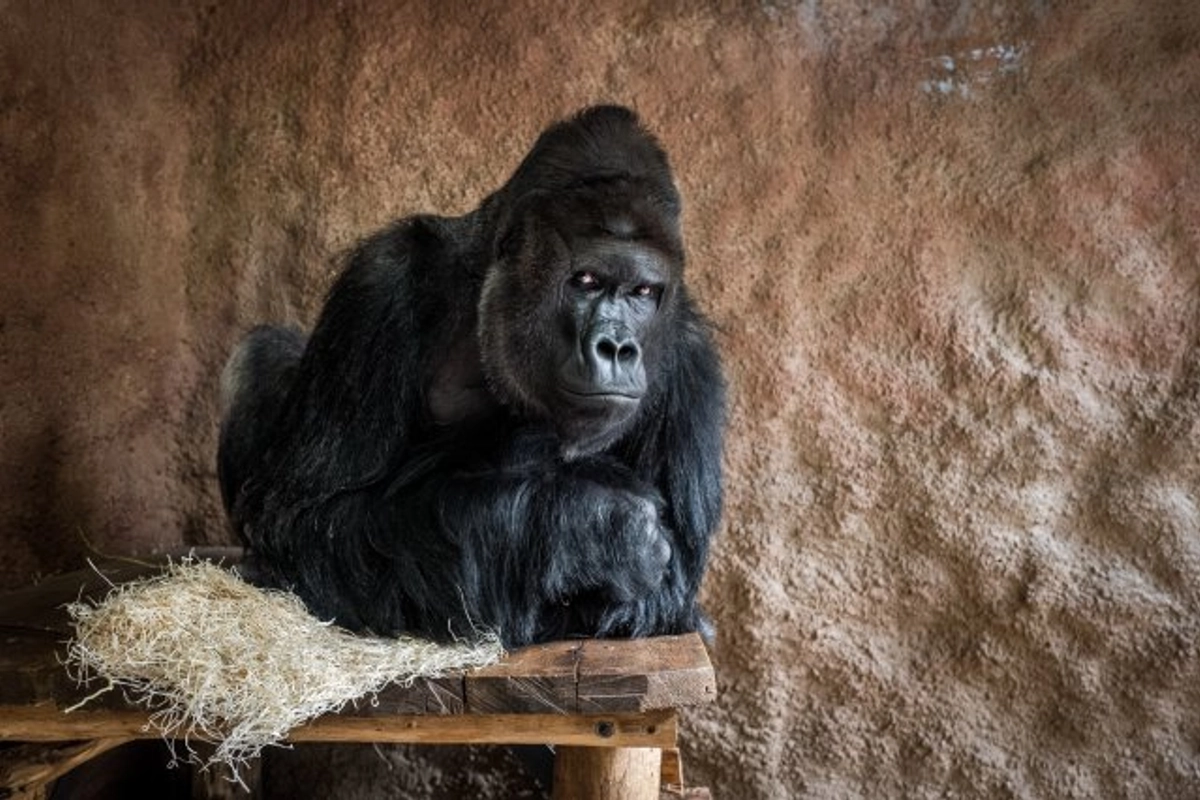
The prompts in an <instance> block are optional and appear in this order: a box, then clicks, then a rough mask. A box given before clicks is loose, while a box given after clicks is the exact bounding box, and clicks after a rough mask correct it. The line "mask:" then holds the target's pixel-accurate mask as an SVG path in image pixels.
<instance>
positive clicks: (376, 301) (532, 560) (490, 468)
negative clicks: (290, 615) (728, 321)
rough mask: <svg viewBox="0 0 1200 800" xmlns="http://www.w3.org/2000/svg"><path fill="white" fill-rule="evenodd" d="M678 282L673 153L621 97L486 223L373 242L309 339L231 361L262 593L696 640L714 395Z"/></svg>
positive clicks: (446, 221) (411, 626)
mask: <svg viewBox="0 0 1200 800" xmlns="http://www.w3.org/2000/svg"><path fill="white" fill-rule="evenodd" d="M682 271H683V247H682V241H681V239H680V234H679V197H678V194H677V191H676V189H675V186H674V183H673V179H672V177H671V172H670V168H669V166H668V163H667V158H666V156H665V154H664V153H663V151H662V150H661V148H660V147H659V145H658V144H657V142H656V141H655V140H654V139H653V138H652V137H651V136H650V135H649V134H648V133H646V132H645V130H644V129H643V128H642V127H641V125H640V124H639V122H638V121H637V119H636V117H635V116H634V115H633V113H632V112H630V111H628V110H627V109H623V108H618V107H611V106H606V107H596V108H592V109H588V110H586V111H584V112H582V113H580V114H579V115H577V116H576V117H574V118H572V119H569V120H567V121H565V122H562V123H559V124H557V125H554V126H552V127H551V128H549V129H548V130H547V131H546V132H544V133H543V134H542V136H541V137H540V138H539V139H538V141H537V143H536V144H535V145H534V147H533V149H532V151H531V152H530V154H529V155H528V156H527V157H526V158H525V160H524V161H523V162H522V164H521V165H520V166H519V167H518V169H517V171H516V173H515V174H514V175H513V177H512V178H511V179H510V180H509V182H508V183H507V184H505V185H504V186H503V187H502V188H501V189H500V190H499V191H497V192H496V193H495V194H493V195H491V196H490V197H488V198H487V199H486V200H485V201H484V202H483V204H482V205H481V206H480V208H479V209H478V210H476V211H474V212H472V213H470V214H467V215H465V216H463V217H458V218H443V217H435V216H416V217H411V218H407V219H404V220H401V221H399V222H397V223H396V224H394V225H393V226H392V227H390V228H389V229H387V230H385V231H383V232H381V233H379V234H377V235H375V236H373V237H371V238H370V239H368V240H366V241H365V242H364V243H362V244H361V245H360V246H359V247H358V248H357V250H356V251H355V252H354V253H353V254H352V255H351V257H350V259H349V262H348V264H347V266H346V268H345V270H344V271H343V273H342V274H341V275H340V277H339V278H338V279H337V281H336V283H335V284H334V286H333V287H332V289H331V290H330V293H329V296H328V298H327V300H326V303H325V307H324V309H323V311H322V313H321V316H320V319H319V320H318V322H317V325H316V327H315V329H314V330H313V332H312V335H311V337H309V338H308V340H307V342H306V341H305V340H304V337H303V335H302V334H300V333H299V332H296V331H290V330H284V329H279V328H272V327H263V328H258V329H256V330H255V331H253V332H251V333H250V334H249V335H248V336H247V338H246V339H245V340H244V341H243V342H242V344H241V345H240V346H239V348H238V350H237V352H235V354H234V355H233V357H231V359H230V363H229V365H228V366H227V368H226V374H225V377H224V379H223V389H224V391H223V404H224V412H223V413H224V419H223V422H222V428H221V441H220V453H219V457H218V466H219V472H220V479H221V489H222V495H223V497H224V499H225V503H226V506H227V508H228V510H229V513H230V516H231V519H232V521H233V525H234V527H235V528H236V530H237V531H238V533H239V534H240V536H241V537H242V538H243V539H244V541H245V542H246V543H247V545H248V546H249V547H250V548H251V552H252V555H253V562H252V563H253V565H254V569H255V571H256V573H257V575H258V576H259V577H260V580H261V581H262V582H264V583H266V584H270V585H275V586H283V587H286V588H289V589H291V590H293V591H295V592H296V593H298V594H299V596H300V597H301V598H303V600H304V601H305V602H306V603H307V605H308V606H309V607H310V609H311V610H312V611H313V612H314V613H315V614H317V615H318V616H321V617H323V618H331V619H335V620H337V621H338V622H339V623H340V624H342V625H345V626H347V627H349V628H352V629H358V630H361V629H366V630H371V631H374V632H376V633H381V634H394V633H399V632H401V631H405V632H414V633H420V634H424V635H428V636H432V637H435V638H439V639H444V638H447V637H450V636H463V635H467V636H469V635H471V634H472V633H473V632H474V631H475V630H478V629H480V628H492V629H496V630H498V631H499V632H500V634H501V637H502V639H503V641H504V642H505V644H506V645H508V646H510V647H511V646H519V645H523V644H527V643H530V642H535V641H543V640H547V639H553V638H560V637H563V636H575V635H587V636H591V635H596V636H644V635H651V634H665V633H677V632H684V631H691V630H697V629H704V628H705V627H706V625H707V623H706V622H705V621H704V618H703V616H702V614H701V612H700V611H699V609H698V607H697V605H696V592H697V590H698V588H699V584H700V580H701V578H702V576H703V573H704V568H705V562H706V559H707V556H708V548H709V540H710V537H711V536H712V534H713V531H714V528H715V526H716V525H717V522H718V517H719V515H720V510H721V476H720V459H721V440H722V432H723V427H724V385H723V381H722V377H721V370H720V364H719V362H718V358H717V355H716V351H715V349H714V347H713V344H712V341H711V337H710V334H709V329H708V325H707V323H706V322H705V320H704V319H703V317H702V316H701V315H700V313H699V312H698V311H697V310H696V308H695V307H694V306H693V304H692V301H691V299H690V298H689V297H688V294H687V291H686V289H685V288H684V285H683V275H682Z"/></svg>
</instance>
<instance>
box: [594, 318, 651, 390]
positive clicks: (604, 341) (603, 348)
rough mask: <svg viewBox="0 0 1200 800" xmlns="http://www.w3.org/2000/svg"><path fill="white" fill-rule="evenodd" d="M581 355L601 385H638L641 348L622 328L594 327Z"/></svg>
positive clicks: (621, 386)
mask: <svg viewBox="0 0 1200 800" xmlns="http://www.w3.org/2000/svg"><path fill="white" fill-rule="evenodd" d="M583 355H584V359H585V360H586V361H587V362H588V367H589V370H590V372H591V373H592V375H593V378H594V380H595V381H596V382H597V383H598V384H600V386H602V387H603V388H606V389H609V390H611V391H616V392H623V391H625V390H626V389H635V388H637V389H640V388H641V387H640V383H641V381H640V380H639V375H640V374H641V366H642V348H641V345H639V344H638V342H637V339H635V338H633V337H632V336H630V335H628V334H627V333H625V332H624V331H622V330H614V329H612V328H606V329H602V330H598V331H593V332H592V335H591V336H589V337H588V340H587V342H586V347H585V348H584V353H583Z"/></svg>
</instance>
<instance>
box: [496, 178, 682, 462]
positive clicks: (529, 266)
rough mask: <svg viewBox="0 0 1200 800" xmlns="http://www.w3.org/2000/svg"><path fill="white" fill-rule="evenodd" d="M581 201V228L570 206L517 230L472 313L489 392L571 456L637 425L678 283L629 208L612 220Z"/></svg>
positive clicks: (665, 251) (535, 216)
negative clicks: (542, 426) (554, 437)
mask: <svg viewBox="0 0 1200 800" xmlns="http://www.w3.org/2000/svg"><path fill="white" fill-rule="evenodd" d="M589 194H592V193H589ZM588 199H590V200H591V201H592V202H591V203H588V204H587V206H588V209H587V213H586V215H584V216H583V217H582V218H583V219H586V220H588V222H587V223H586V224H584V225H580V224H579V223H578V220H579V219H581V216H580V214H579V210H578V208H575V209H574V210H567V211H566V213H565V214H563V213H562V208H561V205H560V207H559V209H558V210H557V212H556V211H551V210H544V209H541V210H534V211H532V212H531V213H530V215H529V216H528V217H526V218H525V219H524V220H522V222H521V223H520V232H519V233H517V234H515V235H510V237H509V238H508V242H507V247H506V248H505V249H506V250H507V252H506V253H504V252H502V254H501V256H500V257H499V258H498V259H497V260H496V262H495V263H494V264H493V266H492V268H491V269H490V271H489V273H488V275H487V278H486V280H485V282H484V287H483V292H482V294H481V297H480V307H479V335H480V349H481V355H482V360H483V368H484V372H485V374H486V376H487V378H488V381H489V385H490V386H491V387H492V389H493V391H494V392H496V394H497V395H498V396H499V397H500V399H501V400H502V401H503V402H505V403H508V404H509V405H512V406H517V407H520V408H522V409H523V410H524V412H525V413H527V414H529V415H530V416H533V417H536V418H538V419H542V420H545V421H547V422H549V423H551V424H552V425H553V426H554V428H555V430H556V431H557V433H558V436H559V437H560V439H562V441H563V452H564V454H565V455H566V456H568V457H575V456H579V455H583V454H587V453H592V452H596V451H597V450H599V449H602V448H603V447H605V446H607V445H608V444H610V443H611V442H613V441H615V440H616V439H617V438H619V437H620V435H621V434H622V433H623V432H624V431H625V430H626V429H627V428H628V426H629V425H630V424H631V423H632V421H633V420H634V419H635V418H636V416H637V412H638V410H639V408H640V407H641V406H642V404H643V402H644V401H645V399H646V397H647V395H648V394H649V393H650V392H651V391H652V389H653V386H654V384H655V379H656V375H657V366H658V365H657V357H658V354H659V351H660V349H661V348H660V347H659V342H658V331H659V330H660V329H661V328H662V326H663V324H664V321H665V320H666V319H667V318H668V317H670V316H671V311H672V309H671V300H672V297H673V292H672V287H673V285H674V283H675V281H676V280H677V276H678V273H679V259H678V257H677V256H676V255H675V254H674V253H672V252H671V249H670V248H669V247H666V248H664V247H660V246H658V242H657V241H656V239H655V237H654V236H653V235H652V234H654V233H656V232H655V231H653V230H652V229H651V228H650V227H649V226H646V225H644V224H639V220H638V218H637V216H636V214H631V213H629V208H630V207H631V204H630V202H629V200H628V198H623V199H622V207H623V209H624V210H623V213H616V212H614V213H608V214H606V213H604V207H605V206H606V205H608V204H606V203H603V202H601V203H599V204H596V203H595V200H596V198H595V197H594V196H593V197H589V198H588ZM559 203H560V204H561V200H559ZM568 205H572V206H574V205H576V204H574V203H572V204H568ZM632 205H633V206H634V207H635V208H636V204H632ZM541 211H546V212H547V213H545V214H543V213H541ZM658 217H661V215H658V216H657V217H656V218H658Z"/></svg>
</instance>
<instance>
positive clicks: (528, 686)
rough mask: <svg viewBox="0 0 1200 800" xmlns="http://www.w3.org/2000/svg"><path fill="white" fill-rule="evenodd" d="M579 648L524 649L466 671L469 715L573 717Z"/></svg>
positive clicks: (566, 645) (579, 645)
mask: <svg viewBox="0 0 1200 800" xmlns="http://www.w3.org/2000/svg"><path fill="white" fill-rule="evenodd" d="M582 649H583V642H582V641H570V642H553V643H551V644H545V645H536V646H533V647H526V648H523V649H521V650H518V651H516V652H513V653H510V654H509V655H508V657H507V658H505V659H504V660H503V661H501V662H500V663H498V664H494V665H492V666H490V667H484V668H482V669H477V670H473V671H471V672H469V673H468V674H467V675H466V701H467V703H466V710H467V711H469V712H470V713H472V714H496V713H502V712H509V713H514V712H515V713H539V712H540V713H546V712H549V713H554V714H574V713H575V712H576V711H578V710H579V693H578V688H577V684H578V665H579V654H580V652H581V651H582Z"/></svg>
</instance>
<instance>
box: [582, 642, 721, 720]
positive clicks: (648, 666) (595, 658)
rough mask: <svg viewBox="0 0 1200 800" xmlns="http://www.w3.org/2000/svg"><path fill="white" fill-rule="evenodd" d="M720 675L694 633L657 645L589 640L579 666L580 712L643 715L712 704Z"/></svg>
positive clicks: (702, 643)
mask: <svg viewBox="0 0 1200 800" xmlns="http://www.w3.org/2000/svg"><path fill="white" fill-rule="evenodd" d="M716 696H717V685H716V675H715V673H714V672H713V667H712V662H711V661H709V658H708V651H707V650H705V648H704V642H703V641H701V639H700V637H699V636H698V635H696V634H694V633H690V634H684V635H681V636H659V637H655V638H653V639H636V640H632V641H628V640H615V639H614V640H608V639H589V640H587V641H586V642H585V643H584V646H583V651H582V653H581V655H580V661H579V710H580V711H581V712H583V713H595V712H597V711H600V710H605V711H645V710H648V709H652V708H678V707H679V706H688V705H699V704H702V703H710V702H712V701H713V700H714V699H716Z"/></svg>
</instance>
